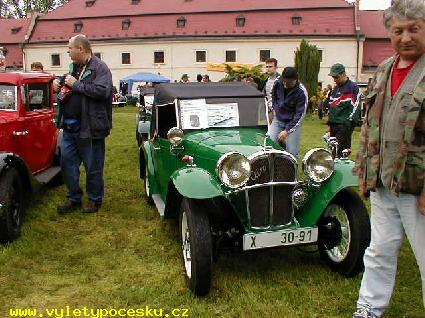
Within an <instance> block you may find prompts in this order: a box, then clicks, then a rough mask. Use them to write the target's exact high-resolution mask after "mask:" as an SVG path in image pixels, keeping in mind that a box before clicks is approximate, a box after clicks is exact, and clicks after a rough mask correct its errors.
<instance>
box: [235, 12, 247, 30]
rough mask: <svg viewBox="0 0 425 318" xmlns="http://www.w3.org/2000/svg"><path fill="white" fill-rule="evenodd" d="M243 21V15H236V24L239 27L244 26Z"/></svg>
mask: <svg viewBox="0 0 425 318" xmlns="http://www.w3.org/2000/svg"><path fill="white" fill-rule="evenodd" d="M245 21H246V19H245V17H244V16H243V15H240V16H238V17H236V26H237V27H240V28H242V27H244V26H245Z"/></svg>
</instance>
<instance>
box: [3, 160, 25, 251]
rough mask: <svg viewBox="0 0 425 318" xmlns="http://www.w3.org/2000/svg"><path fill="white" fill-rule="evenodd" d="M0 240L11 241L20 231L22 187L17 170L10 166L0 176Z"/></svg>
mask: <svg viewBox="0 0 425 318" xmlns="http://www.w3.org/2000/svg"><path fill="white" fill-rule="evenodd" d="M0 205H1V206H0V242H2V243H6V242H12V241H14V240H15V239H17V238H18V237H19V235H20V233H21V225H22V217H23V188H22V182H21V179H20V177H19V173H18V171H16V169H14V168H11V169H9V170H8V171H6V172H5V173H4V174H3V176H2V177H1V178H0Z"/></svg>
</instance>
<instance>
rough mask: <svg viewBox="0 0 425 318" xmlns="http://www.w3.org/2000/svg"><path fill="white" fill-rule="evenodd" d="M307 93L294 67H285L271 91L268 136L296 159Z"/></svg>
mask: <svg viewBox="0 0 425 318" xmlns="http://www.w3.org/2000/svg"><path fill="white" fill-rule="evenodd" d="M307 102H308V93H307V90H306V89H305V87H304V86H303V85H302V84H301V83H300V81H299V80H298V72H297V70H296V69H295V68H294V67H290V66H289V67H285V69H284V70H283V72H282V76H281V77H280V78H279V79H278V80H277V81H275V83H274V86H273V89H272V105H273V112H274V115H275V116H274V118H273V121H272V123H271V125H270V127H269V131H268V134H269V136H270V138H271V139H272V140H274V141H275V142H278V143H280V144H281V145H282V147H284V148H285V149H286V151H288V152H289V153H291V154H292V155H294V156H295V157H296V158H298V153H299V150H300V141H301V125H302V121H303V119H304V115H305V112H306V110H307Z"/></svg>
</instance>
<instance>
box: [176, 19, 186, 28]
mask: <svg viewBox="0 0 425 318" xmlns="http://www.w3.org/2000/svg"><path fill="white" fill-rule="evenodd" d="M185 26H186V18H185V17H180V18H178V19H177V27H178V28H184V27H185Z"/></svg>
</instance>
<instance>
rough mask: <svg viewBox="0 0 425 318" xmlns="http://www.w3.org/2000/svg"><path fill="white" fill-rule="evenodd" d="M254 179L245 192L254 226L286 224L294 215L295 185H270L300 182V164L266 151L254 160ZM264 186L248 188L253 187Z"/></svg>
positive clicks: (252, 168)
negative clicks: (293, 196) (270, 183)
mask: <svg viewBox="0 0 425 318" xmlns="http://www.w3.org/2000/svg"><path fill="white" fill-rule="evenodd" d="M250 159H251V178H250V180H249V181H248V183H247V187H248V189H247V190H245V197H246V201H247V210H248V214H249V217H250V223H251V226H252V227H258V228H266V227H269V226H279V225H285V224H288V223H290V222H291V220H292V216H293V204H292V191H293V189H294V185H289V184H279V185H267V183H269V182H294V181H296V180H297V162H296V160H294V158H293V157H291V156H289V155H288V154H286V153H283V152H267V153H261V154H258V155H254V156H252V157H251V158H250ZM261 184H265V185H264V186H259V187H254V188H249V187H250V186H257V185H261Z"/></svg>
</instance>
